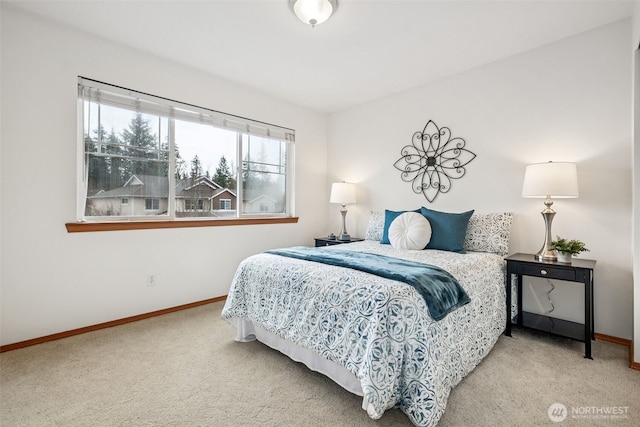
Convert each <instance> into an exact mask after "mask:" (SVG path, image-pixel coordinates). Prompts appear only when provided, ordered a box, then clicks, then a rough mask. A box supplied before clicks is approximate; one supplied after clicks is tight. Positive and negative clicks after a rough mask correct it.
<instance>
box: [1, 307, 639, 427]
mask: <svg viewBox="0 0 640 427" xmlns="http://www.w3.org/2000/svg"><path fill="white" fill-rule="evenodd" d="M222 306H223V303H222V302H220V303H215V304H209V305H206V306H202V307H197V308H193V309H189V310H184V311H181V312H177V313H173V314H168V315H164V316H159V317H156V318H152V319H148V320H144V321H140V322H136V323H131V324H128V325H124V326H118V327H115V328H110V329H104V330H100V331H96V332H91V333H87V334H84V335H79V336H75V337H71V338H67V339H63V340H59V341H55V342H50V343H46V344H41V345H37V346H33V347H28V348H24V349H20V350H15V351H11V352H7V353H3V354H1V355H0V425H1V426H2V427H10V426H65V427H66V426H332V427H334V426H409V425H411V423H410V422H409V420H408V418H407V417H406V416H405V415H404V414H403V413H402V412H401V411H399V410H397V409H395V410H390V411H387V413H385V415H384V416H383V417H382V419H380V420H377V421H374V420H371V419H369V418H368V417H367V414H366V412H365V411H363V410H362V409H361V408H360V405H361V398H359V397H358V396H355V395H352V394H350V393H348V392H346V391H344V390H343V389H341V388H340V387H338V386H337V385H335V384H334V383H333V382H331V381H330V380H328V379H327V378H325V377H324V376H323V375H320V374H317V373H315V372H312V371H310V370H309V369H307V368H306V367H305V366H304V365H301V364H299V363H295V362H292V361H291V360H290V359H288V358H286V357H285V356H283V355H281V354H280V353H278V352H277V351H274V350H271V349H269V348H267V347H265V346H263V345H262V344H260V343H257V342H252V343H236V342H234V341H233V335H234V331H233V328H232V327H231V326H229V325H228V324H227V323H226V322H225V321H223V320H221V319H220V311H221V309H222ZM513 335H514V336H513V338H508V337H504V336H503V337H501V338H500V340H499V341H498V343H497V345H496V347H495V348H494V349H493V351H492V352H491V353H490V354H489V356H488V357H487V358H486V359H485V360H484V361H483V362H482V363H481V364H480V365H479V366H478V367H477V368H476V369H475V370H474V371H473V372H472V373H471V374H470V375H469V376H468V377H467V378H465V379H464V380H463V381H462V383H460V385H458V387H456V388H455V389H454V390H453V392H452V394H451V396H450V398H449V404H448V407H447V411H446V413H445V415H444V417H443V418H442V420H441V422H440V424H439V425H441V426H478V425H480V426H482V425H492V426H493V425H497V426H513V425H522V426H529V425H531V426H534V425H536V426H537V425H588V426H593V425H603V426H610V425H634V426H637V425H640V371H634V370H631V369H629V368H628V367H627V365H628V353H627V349H626V348H625V347H623V346H619V345H615V344H610V343H606V342H600V341H596V342H594V348H593V356H594V360H587V359H584V358H583V357H582V351H583V350H582V344H580V343H575V342H572V341H568V340H564V339H554V338H549V337H547V336H544V335H538V334H534V333H531V332H528V331H521V330H515V331H514V334H513ZM554 403H562V404H564V405H565V406H566V407H567V409H568V411H569V416H568V417H567V418H566V419H565V420H564V422H562V423H558V424H555V423H553V422H551V420H550V418H549V416H548V415H547V410H548V408H549V406H550V405H551V404H554ZM613 407H615V408H616V409H615V410H616V411H617V412H620V411H621V410H624V411H626V413H625V414H624V416H626V418H622V419H611V417H609V416H603V415H602V414H600V415H595V416H594V415H588V414H585V413H584V412H585V411H587V410H588V411H594V410H599V411H603V410H612V409H608V408H613ZM621 407H622V408H623V409H621ZM624 408H626V409H624ZM573 410H577V411H580V412H582V414H581V415H583V416H584V418H582V419H577V418H572V414H571V412H572V411H573Z"/></svg>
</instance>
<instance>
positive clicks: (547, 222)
mask: <svg viewBox="0 0 640 427" xmlns="http://www.w3.org/2000/svg"><path fill="white" fill-rule="evenodd" d="M544 204H545V205H546V206H547V208H546V209H545V210H543V211H542V212H540V213H541V214H542V218H544V228H545V235H544V243H543V244H542V248H541V249H540V250H539V251H538V253H537V254H536V259H537V260H538V261H557V260H558V257H557V256H556V253H555V251H554V250H552V249H549V244H550V243H551V223H552V222H553V217H554V216H555V215H556V212H555V211H554V210H553V209H551V205H552V204H553V202H552V201H551V199H550V198H549V197H547V200H546V201H545V203H544Z"/></svg>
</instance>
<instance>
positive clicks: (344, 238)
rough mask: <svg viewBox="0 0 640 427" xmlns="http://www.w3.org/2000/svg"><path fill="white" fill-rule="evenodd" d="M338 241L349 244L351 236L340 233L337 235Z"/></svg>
mask: <svg viewBox="0 0 640 427" xmlns="http://www.w3.org/2000/svg"><path fill="white" fill-rule="evenodd" d="M338 240H340V241H342V242H350V241H351V236H350V235H348V234H346V233H344V234H343V233H340V234H339V235H338Z"/></svg>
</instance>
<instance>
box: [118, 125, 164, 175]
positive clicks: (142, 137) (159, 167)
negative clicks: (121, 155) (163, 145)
mask: <svg viewBox="0 0 640 427" xmlns="http://www.w3.org/2000/svg"><path fill="white" fill-rule="evenodd" d="M122 142H123V143H124V144H125V145H126V153H125V155H126V156H127V157H128V159H127V160H126V162H125V167H124V170H125V176H126V178H127V179H128V178H129V177H130V176H131V175H135V174H139V175H156V176H162V172H163V168H164V167H165V165H164V164H162V163H156V162H149V161H146V160H136V159H157V153H158V151H157V149H158V147H157V145H158V138H157V136H156V135H155V134H154V133H153V132H152V130H151V126H149V121H148V120H144V119H143V117H142V114H140V113H137V114H136V115H135V116H134V117H133V118H132V119H131V121H130V122H129V129H125V130H123V131H122Z"/></svg>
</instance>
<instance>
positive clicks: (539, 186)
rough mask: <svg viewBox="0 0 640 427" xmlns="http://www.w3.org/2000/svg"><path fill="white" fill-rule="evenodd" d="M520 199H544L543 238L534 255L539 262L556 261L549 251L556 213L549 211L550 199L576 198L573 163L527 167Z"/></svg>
mask: <svg viewBox="0 0 640 427" xmlns="http://www.w3.org/2000/svg"><path fill="white" fill-rule="evenodd" d="M522 197H531V198H542V199H545V202H544V205H545V206H546V208H545V209H544V210H543V211H542V212H541V214H542V217H543V218H544V225H545V237H544V243H543V245H542V248H541V249H540V251H538V253H537V254H536V259H538V260H540V261H556V260H557V257H556V254H555V252H554V251H553V250H551V249H549V244H550V243H551V241H552V238H551V222H552V221H553V217H554V216H555V214H556V212H555V211H554V210H553V209H551V205H553V201H552V200H551V198H552V197H554V198H558V199H562V198H576V197H578V174H577V171H576V164H575V163H568V162H546V163H534V164H531V165H528V166H527V168H526V170H525V172H524V183H523V185H522Z"/></svg>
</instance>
